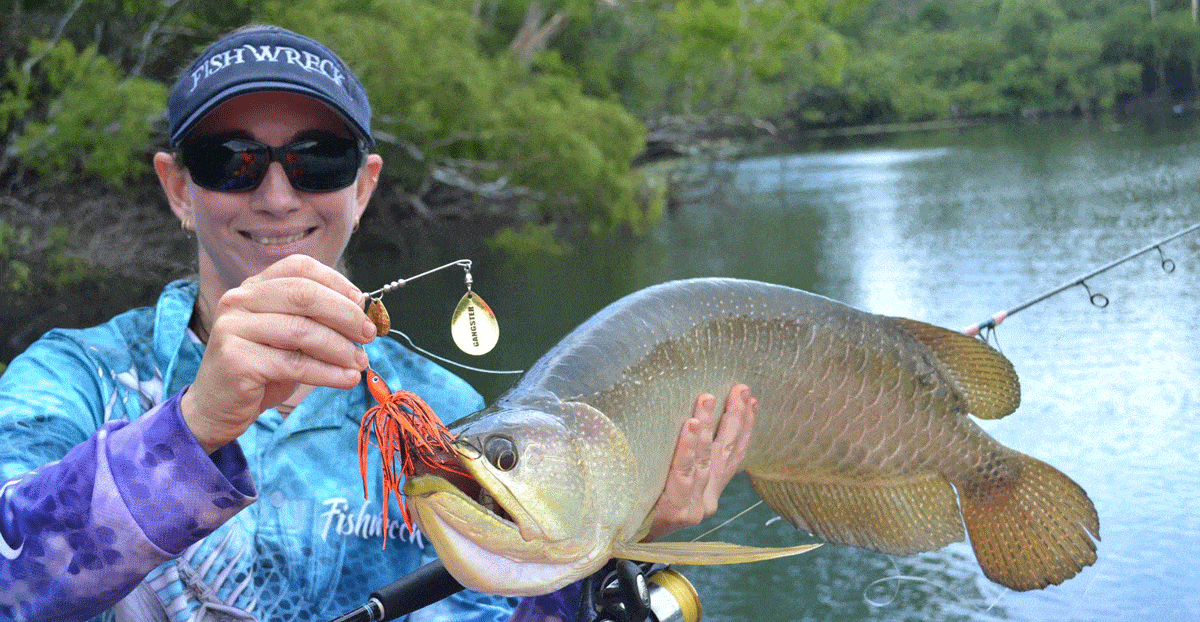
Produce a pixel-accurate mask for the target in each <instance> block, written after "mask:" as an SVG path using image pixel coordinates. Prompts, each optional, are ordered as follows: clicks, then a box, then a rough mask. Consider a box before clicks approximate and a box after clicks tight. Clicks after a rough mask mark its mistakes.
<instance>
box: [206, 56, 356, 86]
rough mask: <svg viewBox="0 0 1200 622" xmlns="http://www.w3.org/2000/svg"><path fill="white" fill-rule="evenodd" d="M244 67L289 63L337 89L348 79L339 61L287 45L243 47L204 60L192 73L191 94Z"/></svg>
mask: <svg viewBox="0 0 1200 622" xmlns="http://www.w3.org/2000/svg"><path fill="white" fill-rule="evenodd" d="M243 63H287V64H289V65H296V66H297V67H300V68H301V69H303V70H305V71H307V72H310V73H319V74H321V75H323V76H325V77H326V78H329V79H330V80H333V81H334V83H336V84H337V85H338V86H341V87H343V88H345V82H346V76H345V74H343V73H342V72H341V70H339V69H338V63H337V62H336V61H333V60H330V59H328V58H324V57H321V56H318V55H316V54H313V53H312V52H308V51H304V50H297V49H296V48H294V47H289V46H286V45H259V46H253V45H243V46H241V47H238V48H234V49H232V50H226V51H224V52H221V53H220V54H214V55H212V56H210V57H208V58H207V59H205V61H204V62H203V63H201V64H200V66H199V67H197V68H196V69H195V71H193V72H192V90H193V91H194V90H196V87H197V86H200V83H201V82H203V81H204V79H205V78H208V77H209V76H211V75H213V74H215V73H217V72H219V71H221V70H222V69H228V68H230V67H233V66H234V65H241V64H243Z"/></svg>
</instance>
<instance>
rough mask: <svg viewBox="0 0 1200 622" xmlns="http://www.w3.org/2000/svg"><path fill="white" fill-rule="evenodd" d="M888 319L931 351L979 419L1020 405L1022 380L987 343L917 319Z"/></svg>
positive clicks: (1002, 412)
mask: <svg viewBox="0 0 1200 622" xmlns="http://www.w3.org/2000/svg"><path fill="white" fill-rule="evenodd" d="M889 319H891V320H892V321H893V322H895V323H896V324H897V325H899V326H900V327H901V328H903V329H904V330H905V331H907V332H908V333H909V334H911V335H912V336H913V337H915V338H916V339H917V340H918V341H920V342H921V343H923V344H925V345H926V346H928V347H929V349H930V350H932V351H933V355H934V357H935V358H936V359H937V361H938V364H939V365H941V368H942V371H944V372H945V373H946V377H947V378H948V379H949V380H950V382H951V383H952V384H953V385H954V388H955V389H957V390H958V392H959V394H960V395H962V396H963V397H964V398H966V400H967V407H968V410H969V411H970V413H971V414H973V415H975V416H976V417H979V418H980V419H999V418H1001V417H1003V416H1005V415H1008V414H1010V413H1012V412H1013V411H1014V410H1016V409H1017V406H1018V405H1020V403H1021V383H1020V381H1019V380H1018V379H1017V372H1016V370H1014V369H1013V366H1012V363H1010V362H1009V361H1008V359H1007V358H1004V355H1003V354H1000V353H999V352H997V351H996V350H995V349H994V348H992V347H991V346H989V345H988V344H986V343H984V342H983V341H981V340H979V339H976V338H974V337H968V336H966V335H964V334H962V333H957V332H954V331H952V330H950V329H947V328H942V327H940V326H934V325H932V324H926V323H924V322H918V321H917V320H910V319H908V318H902V317H893V318H889Z"/></svg>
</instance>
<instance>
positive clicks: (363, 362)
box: [354, 350, 371, 370]
mask: <svg viewBox="0 0 1200 622" xmlns="http://www.w3.org/2000/svg"><path fill="white" fill-rule="evenodd" d="M354 361H355V362H356V363H358V368H359V369H360V370H361V369H366V368H367V365H368V364H370V362H371V360H370V359H369V358H367V351H366V350H359V351H358V352H357V353H356V354H355V355H354Z"/></svg>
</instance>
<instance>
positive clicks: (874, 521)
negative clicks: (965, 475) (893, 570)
mask: <svg viewBox="0 0 1200 622" xmlns="http://www.w3.org/2000/svg"><path fill="white" fill-rule="evenodd" d="M750 482H751V483H752V484H753V486H754V489H755V490H756V491H758V494H759V496H760V497H762V498H763V501H766V502H767V504H768V505H770V506H771V508H772V509H774V510H775V511H776V512H777V513H778V514H779V515H780V516H782V517H783V518H784V519H786V520H787V521H788V522H790V523H792V524H793V525H795V526H796V527H798V528H800V529H803V530H805V531H808V532H809V533H811V534H813V535H815V536H817V537H819V538H821V539H823V540H825V541H827V542H832V543H835V544H847V545H850V546H857V547H860V548H865V549H870V550H873V551H879V552H881V553H887V554H890V555H912V554H914V553H920V552H923V551H932V550H935V549H939V548H941V547H943V546H946V545H947V544H949V543H951V542H957V541H959V540H962V539H963V538H964V537H965V535H966V534H965V533H964V529H963V521H962V516H961V514H959V510H958V500H957V497H956V496H955V494H954V488H953V487H952V486H951V485H950V483H949V482H947V481H946V480H945V479H943V478H942V477H941V476H940V475H937V474H929V475H924V476H913V477H904V478H896V479H883V480H876V481H868V482H839V481H822V482H814V481H789V480H781V479H777V478H766V477H756V476H755V475H754V474H753V473H751V474H750Z"/></svg>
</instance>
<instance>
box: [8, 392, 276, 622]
mask: <svg viewBox="0 0 1200 622" xmlns="http://www.w3.org/2000/svg"><path fill="white" fill-rule="evenodd" d="M181 395H182V393H181ZM179 397H180V396H179V395H176V396H175V397H173V398H171V399H170V400H167V401H166V402H164V403H162V404H160V405H159V406H157V407H155V408H154V409H152V410H150V411H147V412H146V413H145V414H143V415H142V416H140V417H138V418H137V419H136V420H134V421H132V422H130V421H112V422H109V423H106V424H104V425H103V426H101V427H100V428H99V429H98V430H97V431H96V432H95V434H92V435H91V437H89V438H88V440H86V441H85V442H83V443H81V444H79V445H77V446H75V447H74V448H72V449H71V450H70V451H69V452H67V454H66V455H65V456H63V458H62V459H61V460H57V461H55V462H51V463H49V464H46V465H43V466H42V467H40V468H38V469H37V470H35V471H32V472H30V473H27V474H25V475H23V476H21V477H17V478H15V479H12V480H9V481H8V482H5V483H4V484H3V485H2V487H0V619H3V620H48V619H54V620H63V621H67V620H85V619H87V618H90V617H92V616H94V615H97V614H99V613H101V612H103V611H105V610H107V609H109V608H111V607H112V606H113V605H114V604H115V603H116V602H117V601H119V600H120V599H121V598H123V597H124V596H125V595H126V594H128V593H129V592H130V591H131V590H132V589H133V588H134V587H136V586H137V584H138V583H140V582H141V581H142V579H143V578H144V577H145V576H146V575H147V574H148V573H149V572H150V571H151V570H153V569H154V568H155V567H156V566H158V565H159V564H162V563H163V562H165V561H167V560H170V559H172V558H174V557H176V556H178V555H179V554H181V553H182V552H183V551H184V549H186V548H187V547H188V546H190V545H191V544H192V543H194V542H196V541H198V540H200V539H201V538H203V537H204V536H206V535H208V534H209V533H211V532H212V531H213V530H214V529H216V528H217V527H219V526H220V525H221V524H222V523H224V522H225V521H227V520H229V518H230V517H232V516H233V515H234V514H236V513H237V512H238V511H240V510H241V509H242V508H244V507H246V506H247V505H249V504H250V503H252V502H253V501H254V499H255V496H256V494H257V492H256V491H255V488H254V483H253V481H252V480H251V478H250V475H249V471H248V469H247V466H246V458H245V456H244V455H243V454H242V451H241V448H240V447H239V446H238V445H237V443H230V444H229V445H226V446H225V447H222V448H221V449H219V450H218V451H216V452H214V453H213V454H212V456H211V457H210V456H208V455H206V454H205V453H204V450H203V449H202V448H201V447H200V445H199V443H197V442H196V439H195V437H194V436H192V433H191V431H190V430H188V428H187V425H186V424H185V423H184V422H183V416H182V414H180V412H179Z"/></svg>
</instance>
